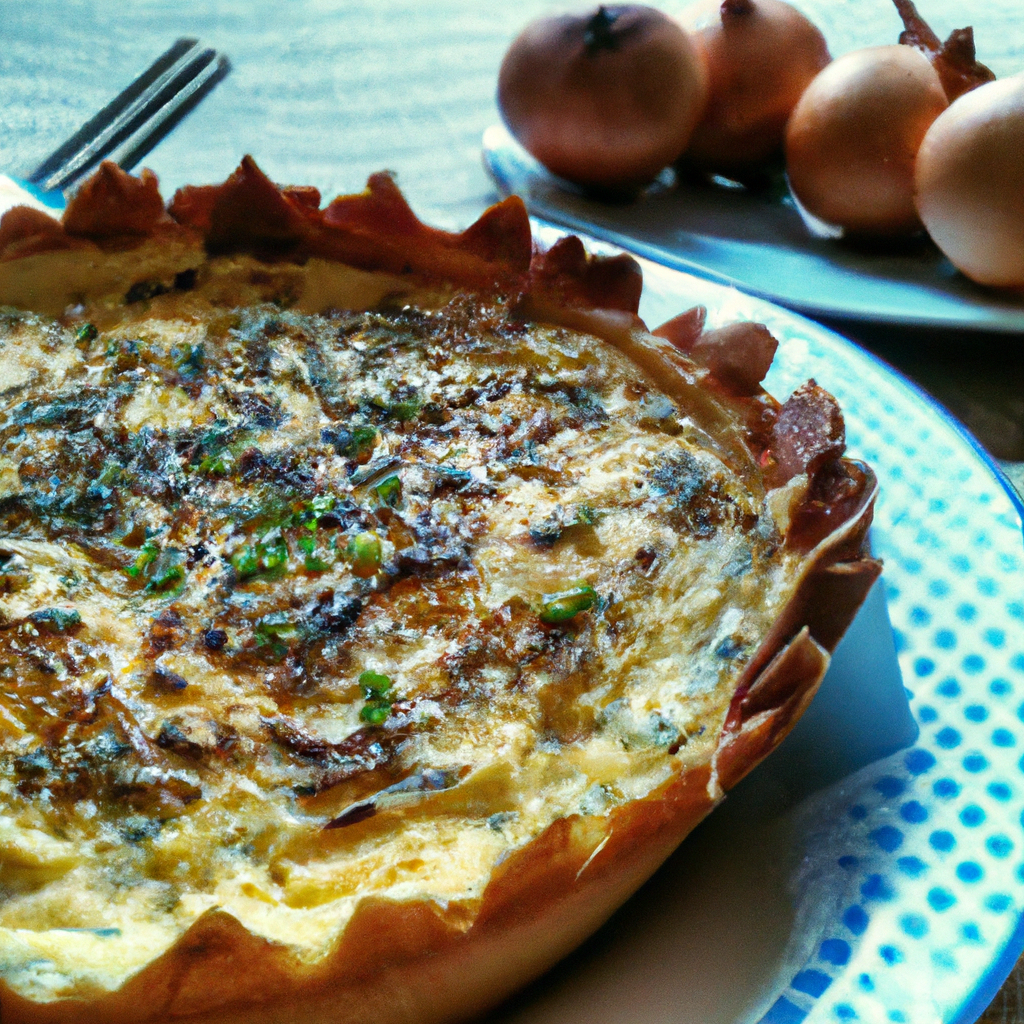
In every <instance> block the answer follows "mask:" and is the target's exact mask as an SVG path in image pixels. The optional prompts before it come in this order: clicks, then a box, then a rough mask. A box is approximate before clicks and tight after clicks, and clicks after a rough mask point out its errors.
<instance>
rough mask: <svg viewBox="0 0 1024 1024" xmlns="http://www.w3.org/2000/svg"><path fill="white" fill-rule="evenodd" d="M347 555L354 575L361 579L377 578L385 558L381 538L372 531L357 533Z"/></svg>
mask: <svg viewBox="0 0 1024 1024" xmlns="http://www.w3.org/2000/svg"><path fill="white" fill-rule="evenodd" d="M345 553H346V554H347V555H348V557H349V561H350V562H351V567H352V574H353V575H354V576H358V577H359V578H360V579H364V580H365V579H369V578H370V577H371V576H375V575H376V574H377V572H378V570H379V569H380V564H381V561H382V558H383V555H382V548H381V543H380V537H378V536H377V534H375V533H374V532H373V531H372V530H365V531H363V532H362V533H357V534H356V535H355V536H354V537H353V538H352V539H351V540H350V541H349V542H348V547H347V548H346V549H345Z"/></svg>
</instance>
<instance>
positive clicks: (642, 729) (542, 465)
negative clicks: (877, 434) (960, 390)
mask: <svg viewBox="0 0 1024 1024" xmlns="http://www.w3.org/2000/svg"><path fill="white" fill-rule="evenodd" d="M640 287H641V278H640V271H639V268H638V266H637V264H636V263H635V262H634V261H633V260H631V259H630V258H629V257H626V256H621V257H616V258H596V257H592V256H589V255H588V254H587V253H586V252H585V251H584V249H583V246H582V245H581V244H580V243H579V241H578V240H577V239H575V238H571V237H570V238H566V239H563V240H562V241H561V242H559V243H558V244H557V245H555V246H554V247H553V248H551V249H550V250H548V251H540V250H535V248H534V246H533V243H532V241H531V236H530V227H529V221H528V219H527V217H526V213H525V210H524V208H523V206H522V204H521V203H520V202H519V201H518V200H516V199H510V200H507V201H505V202H504V203H502V204H500V205H498V206H496V207H494V208H492V209H491V210H489V211H487V212H486V213H485V214H484V215H483V216H482V217H481V219H480V220H479V221H478V222H477V223H476V224H474V225H473V226H472V227H470V228H469V229H468V230H466V231H465V232H462V233H460V234H449V233H446V232H441V231H437V230H434V229H431V228H428V227H426V226H424V225H423V224H421V223H420V222H419V221H418V220H417V219H416V218H415V216H414V215H413V214H412V212H411V211H410V210H409V208H408V206H407V205H406V204H405V201H404V200H403V198H402V197H401V194H400V193H399V192H398V190H397V188H396V186H395V184H394V182H393V181H392V180H391V179H390V178H389V177H388V176H386V175H375V176H374V177H373V178H371V180H370V184H369V187H368V189H367V191H366V192H365V193H363V194H361V195H356V196H345V197H341V198H338V199H335V200H334V201H333V202H331V203H329V204H327V205H326V206H322V204H321V200H320V196H319V194H318V193H317V192H316V191H315V190H313V189H308V188H279V187H277V186H276V185H274V184H273V183H272V182H270V181H269V180H268V179H267V178H266V177H265V176H264V175H263V174H262V172H261V171H260V170H259V168H258V167H257V166H256V165H255V164H254V163H253V162H252V161H251V160H250V159H249V158H246V160H245V161H243V163H242V165H241V167H240V168H239V169H238V171H237V172H236V173H235V174H233V175H232V177H231V178H229V179H228V181H227V182H225V183H224V184H223V185H220V186H216V187H203V188H186V189H184V190H182V191H180V192H179V193H178V194H177V195H176V196H175V197H174V199H173V201H172V202H171V203H170V205H169V206H166V207H165V205H164V202H163V200H162V199H161V197H160V194H159V191H158V189H157V183H156V179H155V178H154V177H153V175H151V174H150V173H149V172H144V173H143V175H142V177H141V178H134V177H130V176H128V175H126V174H124V173H123V172H120V171H119V170H118V169H117V168H116V167H114V166H113V165H104V167H103V168H102V169H101V170H100V171H99V172H98V173H97V175H96V176H95V177H94V178H92V179H91V180H90V181H89V182H87V183H86V185H85V186H84V187H83V189H82V190H81V191H80V192H79V194H78V195H77V196H76V197H75V198H74V199H73V200H72V202H71V203H70V205H69V207H68V209H67V211H66V213H65V215H64V217H63V221H62V222H57V221H55V220H53V219H51V218H49V217H47V216H46V215H44V214H41V213H37V212H35V211H32V210H29V209H25V208H18V209H14V210H12V211H10V212H9V213H8V214H7V215H6V216H5V217H4V218H3V220H2V222H0V303H2V306H3V308H2V311H0V346H2V350H3V360H2V363H0V437H2V443H0V675H2V687H0V1009H2V1017H3V1020H4V1022H5V1024H14V1022H21V1021H26V1022H27V1021H32V1022H71V1021H78V1022H90V1024H97V1022H106V1021H110V1022H114V1021H117V1022H143V1021H171V1020H183V1021H194V1022H197V1024H198V1022H201V1021H202V1022H213V1021H217V1022H242V1021H245V1022H250V1024H251V1022H271V1021H289V1022H293V1021H317V1022H353V1024H354V1022H357V1021H359V1022H362V1021H366V1020H373V1021H375V1022H377V1024H389V1022H394V1024H399V1022H402V1024H413V1022H416V1024H428V1022H433V1021H444V1020H455V1019H461V1018H465V1017H468V1016H471V1015H473V1014H476V1013H480V1012H482V1011H484V1010H486V1009H487V1008H489V1007H491V1006H493V1005H494V1004H495V1003H496V1002H497V1001H499V1000H500V999H502V998H503V997H504V996H506V995H507V994H508V993H510V992H511V991H512V990H513V989H514V988H516V987H517V986H519V985H521V984H523V983H524V982H526V981H527V980H529V979H531V978H533V977H535V976H536V975H538V974H539V973H540V972H541V971H543V970H544V969H546V968H547V967H548V966H550V965H551V964H552V963H553V962H554V961H555V960H557V959H558V958H559V957H561V956H562V955H564V954H565V953H566V952H567V951H569V950H570V949H571V948H572V947H573V946H575V945H576V944H577V943H578V942H580V941H581V940H582V939H583V938H584V937H585V936H586V935H587V934H589V933H590V932H591V931H593V930H594V929H595V928H596V927H597V926H598V925H599V924H600V923H601V922H602V921H604V920H605V919H606V918H607V917H608V916H609V914H610V913H611V912H612V911H613V910H614V909H615V908H616V907H617V906H618V905H619V904H621V902H622V901H623V900H624V899H626V898H627V897H628V895H629V894H630V893H631V892H632V891H633V890H635V889H636V888H637V886H639V885H640V884H641V883H642V882H643V881H644V880H645V879H646V878H647V877H648V876H649V875H650V874H651V873H652V872H653V871H654V870H655V868H656V867H657V866H658V865H659V864H660V863H661V862H662V861H663V860H664V858H665V857H666V856H667V855H668V854H669V853H670V852H671V850H672V849H673V848H674V847H675V846H676V845H677V844H678V843H679V841H680V840H681V839H682V838H683V837H684V836H685V835H686V833H687V832H688V831H690V830H691V829H692V828H693V827H694V825H696V824H697V822H698V821H700V819H701V818H702V817H703V816H704V815H705V814H706V813H707V812H708V811H710V810H711V809H712V808H713V807H714V806H715V805H716V804H717V803H718V802H719V801H720V800H721V799H722V796H723V794H724V792H725V790H727V789H728V788H729V787H730V786H731V785H733V784H734V783H735V782H736V781H737V780H738V779H739V778H740V777H741V776H742V775H743V774H744V773H745V772H746V771H748V770H749V769H750V768H751V767H752V766H753V765H755V764H756V763H757V762H758V761H759V760H760V759H761V758H762V757H764V756H765V755H766V754H767V753H768V752H769V751H770V750H771V749H772V748H774V747H775V746H776V745H777V744H778V743H779V742H780V740H781V739H782V738H783V736H784V735H785V734H786V732H787V731H788V730H789V728H790V727H791V726H792V724H793V723H794V721H795V720H796V718H797V717H798V716H799V714H800V713H801V711H802V710H803V709H804V708H805V707H806V705H807V704H808V702H809V701H810V699H811V698H812V696H813V694H814V692H815V689H816V687H817V685H818V683H819V681H820V679H821V677H822V675H823V673H824V671H825V668H826V666H827V664H828V660H829V651H830V650H831V649H832V648H833V647H834V646H835V644H836V643H837V642H838V640H839V638H840V636H841V635H842V633H843V631H844V629H845V628H846V626H847V624H848V623H849V621H850V619H851V618H852V616H853V614H854V612H855V610H856V608H857V606H858V604H859V603H860V601H861V600H862V598H863V597H864V595H865V594H866V592H867V590H868V588H869V587H870V586H871V583H872V582H873V581H874V579H875V578H876V576H877V575H878V572H879V571H880V566H879V564H878V563H877V562H875V561H874V560H872V559H871V558H870V557H869V556H868V554H867V553H866V535H867V529H868V525H869V522H870V517H871V506H872V500H873V497H874V492H875V483H874V478H873V476H872V474H871V472H870V470H869V469H868V468H867V467H866V466H864V465H862V464H859V463H856V462H853V461H850V460H848V459H846V458H844V457H843V450H844V438H843V421H842V415H841V413H840V411H839V409H838V407H837V405H836V403H835V401H834V399H833V398H832V397H831V396H830V395H828V394H827V393H826V392H825V391H824V390H823V389H821V388H820V387H818V386H817V385H816V384H815V383H814V382H813V381H812V382H808V383H807V384H806V385H804V386H803V387H801V388H800V389H798V390H797V391H796V392H795V393H794V394H793V395H792V396H790V397H789V398H788V399H787V400H786V401H785V402H784V403H779V402H778V401H776V400H775V399H774V398H772V397H771V396H769V395H768V394H766V393H765V392H764V390H763V389H762V387H761V383H760V382H761V380H762V379H763V376H764V374H765V372H766V371H767V369H768V366H769V364H770V362H771V360H772V356H773V354H774V351H775V341H774V339H772V338H771V336H770V335H769V334H768V332H767V331H766V330H765V329H764V328H763V327H761V326H759V325H756V324H734V325H731V326H729V327H726V328H722V329H719V330H715V331H709V330H705V329H704V311H703V310H700V309H695V310H690V311H687V312H686V313H684V314H682V315H681V316H679V317H677V318H676V319H675V320H673V321H670V322H669V323H668V324H665V325H663V326H662V327H661V328H659V329H658V331H656V332H653V333H652V332H650V331H648V329H647V327H646V326H645V325H644V324H643V323H642V321H641V320H640V319H639V318H638V316H637V304H638V301H639V295H640Z"/></svg>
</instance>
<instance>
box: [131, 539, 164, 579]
mask: <svg viewBox="0 0 1024 1024" xmlns="http://www.w3.org/2000/svg"><path fill="white" fill-rule="evenodd" d="M159 555H160V545H159V544H157V543H156V541H153V540H147V541H146V542H145V543H144V544H143V545H142V547H141V548H140V549H139V555H138V557H137V558H136V559H135V561H134V562H133V563H132V564H131V565H129V566H128V568H127V569H125V572H126V573H127V574H128V576H130V577H131V578H132V579H133V580H134V579H136V578H137V577H139V576H141V575H142V574H143V573H144V572H145V571H146V569H147V568H148V567H149V566H151V565H152V564H153V563H154V562H155V561H156V560H157V558H158V557H159Z"/></svg>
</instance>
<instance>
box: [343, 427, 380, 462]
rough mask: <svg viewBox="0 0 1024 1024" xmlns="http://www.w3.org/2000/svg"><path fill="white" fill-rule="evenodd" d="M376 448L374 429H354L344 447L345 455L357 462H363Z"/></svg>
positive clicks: (375, 429) (375, 431) (375, 430)
mask: <svg viewBox="0 0 1024 1024" xmlns="http://www.w3.org/2000/svg"><path fill="white" fill-rule="evenodd" d="M376 447H377V428H376V427H354V428H353V429H352V440H351V441H349V443H348V444H347V445H346V446H345V454H346V455H347V456H348V457H349V458H350V459H355V460H356V461H357V462H365V461H366V460H367V459H369V457H370V455H371V454H373V449H374V448H376Z"/></svg>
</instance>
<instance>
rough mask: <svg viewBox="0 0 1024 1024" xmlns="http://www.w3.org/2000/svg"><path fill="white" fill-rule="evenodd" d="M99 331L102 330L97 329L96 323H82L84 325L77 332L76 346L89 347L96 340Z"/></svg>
mask: <svg viewBox="0 0 1024 1024" xmlns="http://www.w3.org/2000/svg"><path fill="white" fill-rule="evenodd" d="M99 333H100V332H99V331H98V330H96V325H95V324H82V326H81V327H79V328H78V330H77V331H76V332H75V345H76V347H78V348H88V347H89V345H90V344H91V343H92V342H94V341H95V340H96V338H97V336H98V335H99Z"/></svg>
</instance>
